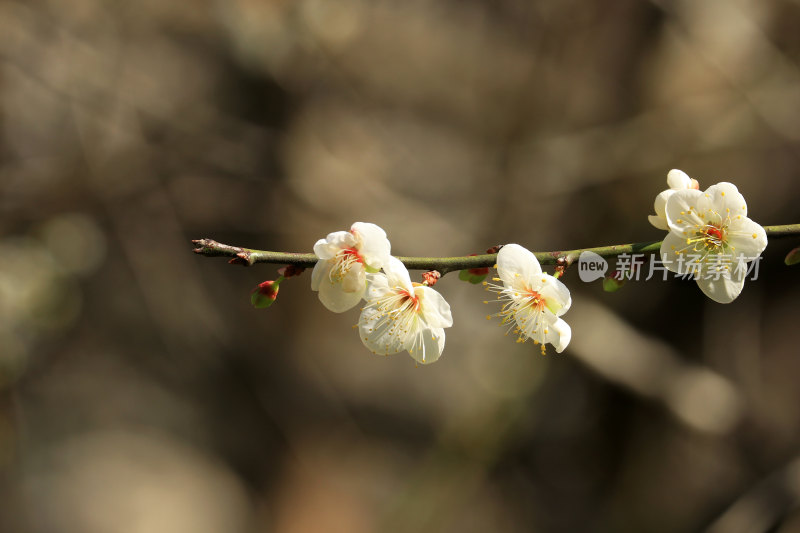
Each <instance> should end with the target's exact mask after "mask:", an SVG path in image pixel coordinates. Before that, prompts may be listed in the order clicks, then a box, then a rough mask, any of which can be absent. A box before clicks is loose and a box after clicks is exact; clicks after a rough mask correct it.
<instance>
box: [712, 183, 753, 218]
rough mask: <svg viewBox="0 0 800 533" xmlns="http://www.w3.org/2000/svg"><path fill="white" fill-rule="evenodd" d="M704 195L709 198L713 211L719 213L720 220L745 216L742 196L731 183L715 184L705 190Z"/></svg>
mask: <svg viewBox="0 0 800 533" xmlns="http://www.w3.org/2000/svg"><path fill="white" fill-rule="evenodd" d="M705 194H706V195H708V196H709V197H710V200H711V203H712V205H713V206H714V209H715V210H716V211H717V212H719V213H720V215H721V216H722V218H725V217H726V216H730V217H735V216H736V215H742V216H743V217H746V216H747V202H745V201H744V196H742V194H741V193H740V192H739V189H737V188H736V185H734V184H733V183H728V182H725V181H723V182H722V183H717V184H716V185H712V186H711V187H709V188H708V189H706V191H705Z"/></svg>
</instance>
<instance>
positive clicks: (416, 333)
mask: <svg viewBox="0 0 800 533" xmlns="http://www.w3.org/2000/svg"><path fill="white" fill-rule="evenodd" d="M383 270H384V272H385V273H383V272H382V273H376V274H369V275H368V278H369V288H368V289H367V294H366V297H365V299H366V301H367V303H366V305H365V306H364V308H363V309H362V311H361V316H360V318H359V320H358V332H359V335H360V336H361V341H362V342H363V343H364V345H365V346H366V347H367V348H369V349H370V350H372V352H373V353H376V354H380V355H390V354H395V353H398V352H401V351H403V350H406V351H408V353H409V354H410V355H411V357H413V358H414V359H415V360H416V361H417V362H419V363H422V364H428V363H433V362H434V361H436V360H437V359H439V357H440V356H441V355H442V350H444V338H445V336H444V328H449V327H450V326H452V325H453V317H452V315H451V314H450V305H449V304H448V303H447V302H446V301H445V299H444V298H443V297H442V295H441V294H439V293H438V292H436V291H435V290H434V289H432V288H431V287H427V286H424V285H421V284H419V283H411V278H410V277H409V275H408V270H406V267H405V265H403V263H402V262H401V261H400V260H399V259H397V258H394V257H391V258H389V260H388V261H387V262H386V263H385V264H384V265H383Z"/></svg>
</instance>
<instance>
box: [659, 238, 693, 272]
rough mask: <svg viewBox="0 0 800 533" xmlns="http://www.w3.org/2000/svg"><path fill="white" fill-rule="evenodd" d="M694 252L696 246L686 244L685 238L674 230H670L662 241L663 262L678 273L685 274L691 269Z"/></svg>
mask: <svg viewBox="0 0 800 533" xmlns="http://www.w3.org/2000/svg"><path fill="white" fill-rule="evenodd" d="M679 252H680V253H679ZM693 254H694V248H693V247H692V246H691V245H687V244H686V239H685V238H683V237H681V236H679V235H677V234H676V233H674V232H669V233H668V234H667V236H666V237H664V241H663V242H662V243H661V253H660V255H661V263H662V264H663V265H664V266H665V267H666V268H667V269H668V270H670V271H672V272H676V273H677V274H685V273H686V272H687V271H688V270H689V266H690V263H691V261H692V259H693V258H692V257H691V256H692V255H693ZM658 275H661V273H659V274H658Z"/></svg>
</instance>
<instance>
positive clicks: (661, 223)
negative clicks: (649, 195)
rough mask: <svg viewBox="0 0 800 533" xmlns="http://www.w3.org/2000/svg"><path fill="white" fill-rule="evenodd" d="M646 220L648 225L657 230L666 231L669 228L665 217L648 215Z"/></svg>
mask: <svg viewBox="0 0 800 533" xmlns="http://www.w3.org/2000/svg"><path fill="white" fill-rule="evenodd" d="M647 220H649V221H650V224H652V225H653V226H655V227H656V228H658V229H663V230H668V229H669V226H667V217H660V216H656V215H648V216H647Z"/></svg>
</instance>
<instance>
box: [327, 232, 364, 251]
mask: <svg viewBox="0 0 800 533" xmlns="http://www.w3.org/2000/svg"><path fill="white" fill-rule="evenodd" d="M325 240H326V241H328V244H330V245H333V246H336V247H337V248H339V249H341V248H355V246H356V244H358V241H357V240H356V238H355V237H354V236H353V234H352V233H350V232H349V231H334V232H332V233H328V236H327V237H325Z"/></svg>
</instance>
